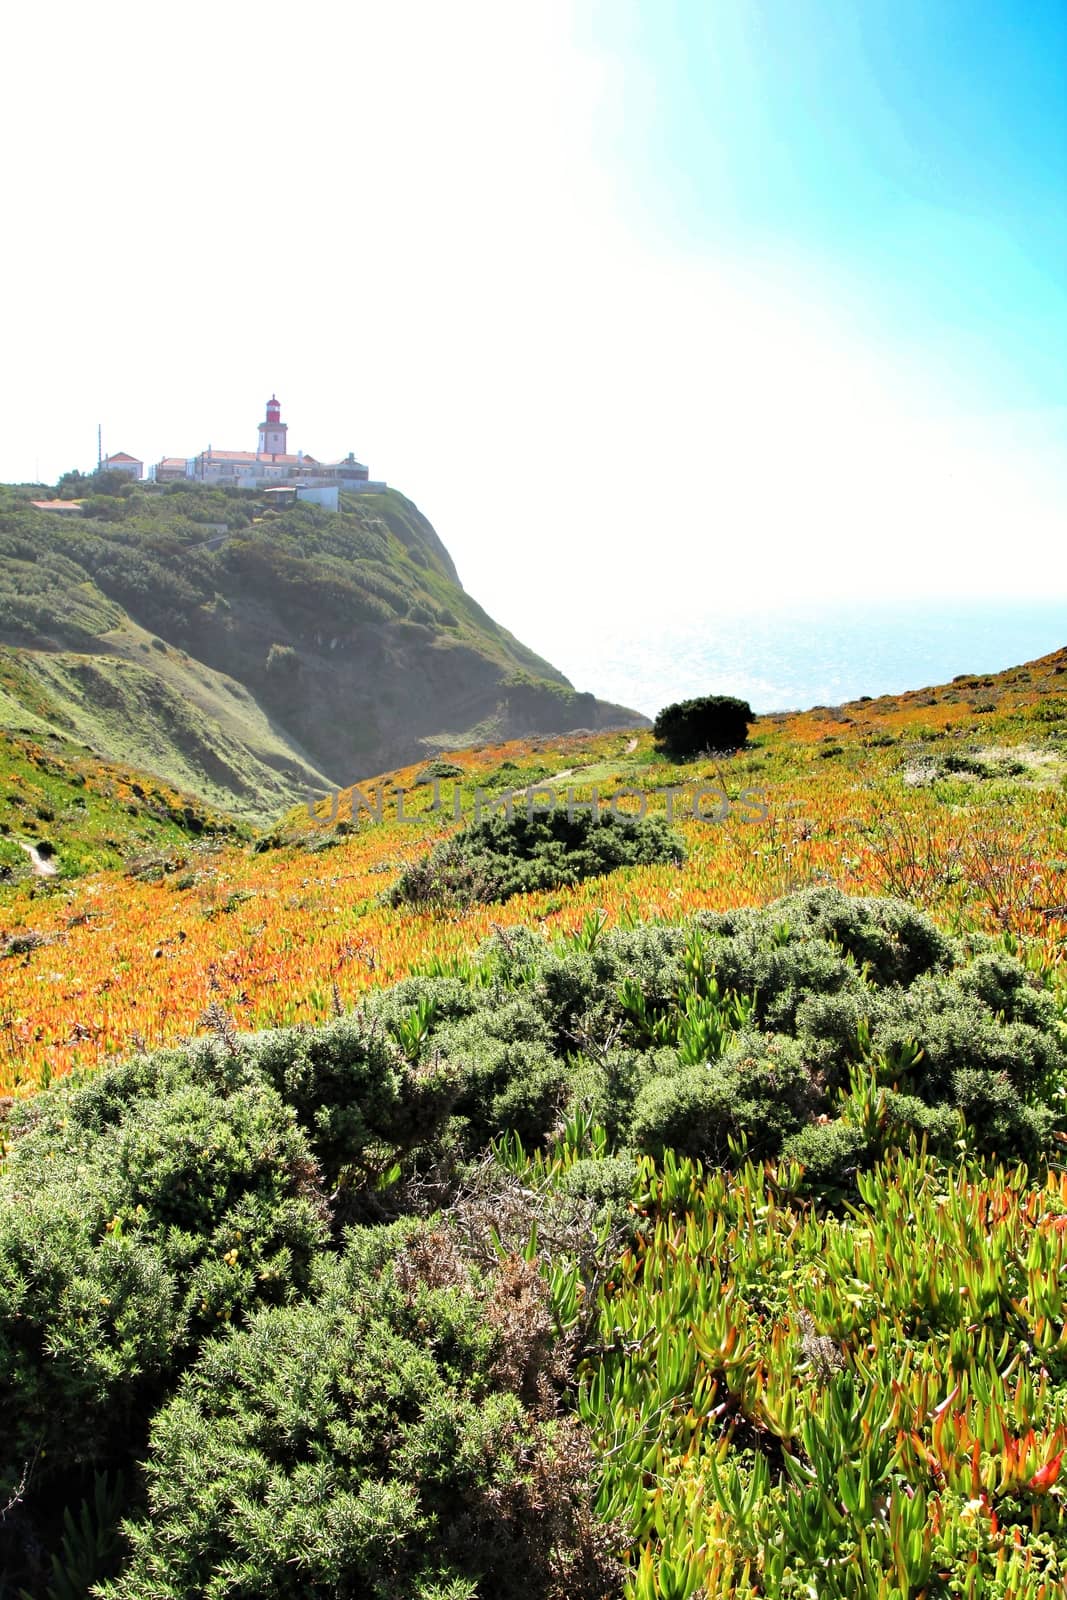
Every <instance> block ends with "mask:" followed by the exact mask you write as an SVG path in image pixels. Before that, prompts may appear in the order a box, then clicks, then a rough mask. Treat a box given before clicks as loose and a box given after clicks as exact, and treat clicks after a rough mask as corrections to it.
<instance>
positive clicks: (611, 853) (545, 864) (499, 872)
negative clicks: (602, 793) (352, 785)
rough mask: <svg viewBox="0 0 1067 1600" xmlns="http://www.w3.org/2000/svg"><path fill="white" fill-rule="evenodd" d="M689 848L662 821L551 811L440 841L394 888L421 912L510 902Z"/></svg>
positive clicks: (485, 823)
mask: <svg viewBox="0 0 1067 1600" xmlns="http://www.w3.org/2000/svg"><path fill="white" fill-rule="evenodd" d="M684 854H685V848H684V846H683V844H682V842H681V840H680V839H679V838H678V837H677V836H676V835H675V834H674V833H673V832H672V831H671V829H669V828H668V827H667V824H666V823H665V822H664V820H663V819H662V817H644V818H638V817H621V816H617V815H615V814H614V813H608V814H607V815H604V816H600V817H594V816H592V815H591V814H590V813H589V812H580V813H578V814H576V815H568V814H567V811H566V810H565V809H563V808H562V807H557V808H555V809H554V810H552V811H547V812H535V813H533V814H532V815H524V814H522V813H521V812H520V813H517V814H515V815H513V816H511V817H507V816H501V815H497V816H492V817H487V818H485V819H484V820H482V821H481V822H475V823H472V824H471V826H470V827H468V828H464V829H463V830H462V832H460V833H457V834H454V835H453V836H452V837H451V838H449V839H445V840H443V841H442V842H441V843H440V844H438V845H436V846H435V847H434V849H433V850H432V851H431V852H430V854H429V855H428V856H426V857H424V858H423V860H421V861H417V862H415V863H413V864H412V865H411V866H410V867H408V869H407V870H406V872H404V874H403V875H402V876H401V878H400V880H399V881H398V882H397V883H396V884H395V885H394V887H393V888H392V890H390V892H389V894H388V896H387V899H388V902H389V904H391V905H394V906H399V905H411V906H415V907H417V908H423V907H432V906H446V905H461V906H463V905H473V904H475V903H476V902H478V901H491V900H508V899H510V898H511V896H512V895H515V894H523V893H530V892H532V891H534V890H538V889H556V888H560V887H561V886H563V885H564V884H571V883H580V882H582V881H583V880H584V879H586V878H594V877H599V876H600V875H601V874H603V873H606V872H613V871H614V870H615V869H616V868H617V867H633V866H649V865H653V864H655V863H657V862H681V861H682V859H683V858H684Z"/></svg>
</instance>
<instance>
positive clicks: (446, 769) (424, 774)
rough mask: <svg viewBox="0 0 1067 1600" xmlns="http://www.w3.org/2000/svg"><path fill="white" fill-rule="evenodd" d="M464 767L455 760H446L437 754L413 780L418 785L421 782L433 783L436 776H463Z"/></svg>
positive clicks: (439, 777)
mask: <svg viewBox="0 0 1067 1600" xmlns="http://www.w3.org/2000/svg"><path fill="white" fill-rule="evenodd" d="M462 777H463V768H462V767H460V766H457V765H456V763H455V762H454V761H445V760H444V759H443V758H442V757H441V756H435V758H434V759H433V761H428V762H427V763H426V765H425V766H424V767H421V768H420V769H419V771H418V772H417V773H416V774H415V777H414V779H413V782H414V784H415V786H416V787H418V786H419V785H420V784H425V783H432V782H433V781H434V779H435V778H438V779H441V778H462Z"/></svg>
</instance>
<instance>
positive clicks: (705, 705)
mask: <svg viewBox="0 0 1067 1600" xmlns="http://www.w3.org/2000/svg"><path fill="white" fill-rule="evenodd" d="M755 720H756V718H755V713H754V712H753V710H752V707H751V706H750V705H749V703H748V701H747V700H738V699H736V698H735V697H734V696H733V695H723V694H708V695H702V696H700V697H699V698H698V699H695V700H678V701H676V702H675V703H674V704H673V705H669V706H664V707H663V709H662V711H660V712H658V714H657V716H656V720H655V722H654V723H653V724H652V737H653V740H654V742H655V744H656V745H657V747H658V748H659V749H660V750H662V751H663V752H664V754H665V755H668V756H673V757H676V758H677V759H679V760H685V759H686V758H687V757H689V756H695V755H699V754H700V752H701V751H703V750H707V751H713V750H739V749H740V748H741V746H742V745H743V744H744V742H745V740H746V739H747V738H748V730H749V725H750V724H751V723H753V722H755Z"/></svg>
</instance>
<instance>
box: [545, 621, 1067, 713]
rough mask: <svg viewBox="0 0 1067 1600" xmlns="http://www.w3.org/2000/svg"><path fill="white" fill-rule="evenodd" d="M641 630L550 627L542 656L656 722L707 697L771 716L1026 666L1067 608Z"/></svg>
mask: <svg viewBox="0 0 1067 1600" xmlns="http://www.w3.org/2000/svg"><path fill="white" fill-rule="evenodd" d="M641 630H642V622H641V621H638V620H636V619H635V620H634V622H633V623H632V624H631V625H630V627H629V628H627V626H626V625H625V624H623V626H621V627H620V628H619V629H618V631H617V632H616V633H615V634H614V635H613V639H612V641H611V642H610V643H606V642H605V641H603V640H600V639H597V638H596V637H593V636H590V635H589V634H583V635H582V636H581V637H575V636H574V635H573V634H571V635H568V634H566V633H563V632H562V631H561V632H559V633H558V634H557V636H556V637H555V638H554V639H553V638H551V637H550V638H549V639H548V640H547V641H546V639H545V637H544V633H545V630H544V629H542V630H541V632H540V634H539V637H538V641H537V646H536V648H538V649H539V651H540V652H541V653H542V654H544V655H546V656H547V657H548V659H549V660H551V661H552V663H553V665H554V666H556V667H558V668H559V669H560V671H561V672H563V673H565V674H566V676H567V677H568V678H569V679H570V681H571V682H572V683H573V684H574V686H575V688H576V689H579V690H586V691H590V692H592V693H593V694H595V695H597V697H598V698H600V699H602V700H609V701H612V702H614V703H616V704H619V705H624V706H627V707H629V708H630V709H632V710H635V711H640V712H641V713H642V714H643V715H645V716H648V717H654V716H655V714H656V712H657V711H658V710H659V709H660V708H661V707H662V706H664V705H667V704H670V703H671V702H672V701H675V700H684V699H689V698H691V697H693V696H696V695H703V694H729V695H737V696H738V697H739V698H740V699H743V700H747V701H748V702H749V704H750V705H751V706H752V709H753V710H754V711H756V712H758V713H759V714H761V715H762V714H766V713H769V712H775V711H796V710H806V709H808V708H809V707H812V706H817V705H839V704H841V703H842V702H844V701H847V700H858V699H859V698H860V696H861V695H870V696H872V697H873V698H877V697H878V696H879V695H883V694H894V695H895V694H903V693H905V692H907V691H908V690H912V689H924V688H927V687H928V686H931V685H934V684H941V683H948V682H950V681H951V680H952V679H953V678H954V677H957V676H959V675H961V674H963V673H968V674H970V673H993V672H1001V671H1003V670H1005V669H1006V668H1008V667H1013V666H1021V665H1023V663H1025V662H1027V661H1033V660H1036V659H1037V658H1038V657H1039V656H1044V655H1048V654H1049V653H1050V652H1051V651H1053V650H1057V649H1059V648H1061V647H1062V646H1065V645H1067V600H1065V599H1055V600H1019V601H1015V600H1012V601H1004V602H993V601H982V600H974V601H961V602H959V603H958V604H956V605H951V604H946V603H945V602H944V601H925V602H916V603H914V604H908V605H903V604H900V603H890V602H887V603H885V604H883V605H865V606H863V607H856V606H854V605H850V604H846V603H840V604H826V605H821V606H811V605H806V606H803V607H797V608H796V609H795V610H793V611H791V612H789V613H786V612H782V611H775V612H768V613H763V614H759V613H755V612H752V613H726V614H716V613H710V612H709V613H708V615H707V616H705V617H703V618H699V617H693V616H690V617H687V618H678V619H672V620H671V621H670V622H668V623H666V624H663V625H660V626H659V627H658V629H657V630H656V631H655V632H642V631H641ZM548 631H549V633H550V635H551V632H552V630H551V628H550V629H549V630H548Z"/></svg>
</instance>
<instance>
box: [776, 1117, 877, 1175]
mask: <svg viewBox="0 0 1067 1600" xmlns="http://www.w3.org/2000/svg"><path fill="white" fill-rule="evenodd" d="M867 1151H868V1140H867V1137H866V1135H865V1134H864V1133H863V1132H862V1131H861V1130H860V1129H859V1128H856V1127H854V1126H853V1125H852V1124H851V1123H849V1122H843V1121H841V1120H840V1119H839V1120H837V1121H836V1122H826V1123H815V1122H812V1123H809V1125H808V1126H807V1127H806V1128H802V1129H801V1130H800V1132H799V1133H793V1134H790V1136H789V1138H788V1139H786V1140H785V1142H784V1144H783V1146H782V1156H783V1158H785V1159H787V1160H791V1161H799V1162H801V1163H802V1164H803V1166H804V1167H805V1168H806V1169H807V1175H808V1178H809V1179H810V1180H812V1181H814V1182H817V1183H842V1182H845V1181H846V1180H847V1179H848V1178H849V1177H850V1176H851V1174H852V1173H853V1172H854V1171H855V1170H856V1168H857V1167H861V1166H863V1165H864V1158H865V1157H866V1155H867Z"/></svg>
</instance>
